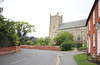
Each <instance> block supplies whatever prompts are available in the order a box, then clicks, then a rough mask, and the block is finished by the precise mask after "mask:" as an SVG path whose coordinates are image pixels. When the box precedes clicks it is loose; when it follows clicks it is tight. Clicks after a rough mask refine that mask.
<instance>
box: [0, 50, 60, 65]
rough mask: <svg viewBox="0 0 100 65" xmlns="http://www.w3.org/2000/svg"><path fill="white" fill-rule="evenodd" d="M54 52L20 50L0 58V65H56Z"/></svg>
mask: <svg viewBox="0 0 100 65" xmlns="http://www.w3.org/2000/svg"><path fill="white" fill-rule="evenodd" d="M57 56H58V54H57V53H56V52H55V51H45V50H33V49H21V52H18V53H14V54H10V55H5V56H0V65H56V63H57Z"/></svg>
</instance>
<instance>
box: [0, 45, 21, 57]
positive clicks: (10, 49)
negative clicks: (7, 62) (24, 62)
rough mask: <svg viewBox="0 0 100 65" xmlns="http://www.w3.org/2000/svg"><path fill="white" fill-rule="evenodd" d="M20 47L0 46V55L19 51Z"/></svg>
mask: <svg viewBox="0 0 100 65" xmlns="http://www.w3.org/2000/svg"><path fill="white" fill-rule="evenodd" d="M19 51H20V47H15V46H14V47H0V55H4V54H9V53H14V52H19Z"/></svg>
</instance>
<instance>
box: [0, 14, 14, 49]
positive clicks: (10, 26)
mask: <svg viewBox="0 0 100 65" xmlns="http://www.w3.org/2000/svg"><path fill="white" fill-rule="evenodd" d="M14 24H15V22H13V21H11V20H10V19H7V18H4V17H3V16H2V15H0V32H1V33H0V35H1V36H0V37H1V39H0V40H2V41H1V42H0V43H3V41H9V42H8V46H14V43H15V39H16V34H15V28H14ZM5 44H7V42H4V46H7V45H5ZM4 46H3V47H4Z"/></svg>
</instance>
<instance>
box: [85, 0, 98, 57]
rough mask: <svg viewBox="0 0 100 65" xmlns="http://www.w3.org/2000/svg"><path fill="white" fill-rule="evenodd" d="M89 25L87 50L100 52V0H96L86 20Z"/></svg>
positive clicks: (95, 52) (94, 52)
mask: <svg viewBox="0 0 100 65" xmlns="http://www.w3.org/2000/svg"><path fill="white" fill-rule="evenodd" d="M86 26H87V52H88V53H90V54H91V56H92V55H93V54H99V53H100V0H95V2H94V4H93V7H92V9H91V11H90V14H89V16H88V18H87V21H86Z"/></svg>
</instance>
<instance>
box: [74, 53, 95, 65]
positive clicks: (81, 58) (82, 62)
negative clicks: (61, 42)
mask: <svg viewBox="0 0 100 65" xmlns="http://www.w3.org/2000/svg"><path fill="white" fill-rule="evenodd" d="M74 58H75V60H76V62H77V64H78V65H96V64H95V63H86V62H85V61H86V60H87V55H86V54H77V55H75V56H74Z"/></svg>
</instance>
